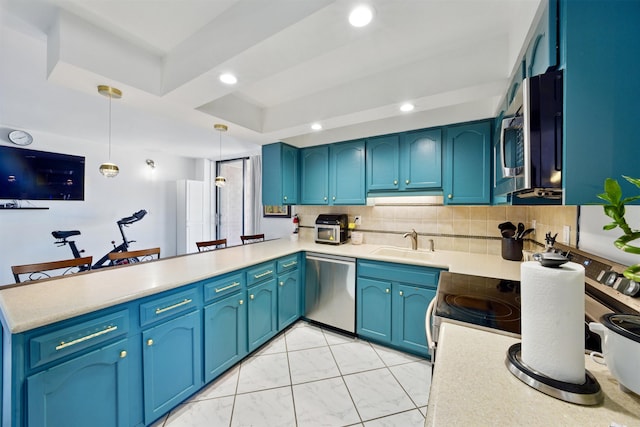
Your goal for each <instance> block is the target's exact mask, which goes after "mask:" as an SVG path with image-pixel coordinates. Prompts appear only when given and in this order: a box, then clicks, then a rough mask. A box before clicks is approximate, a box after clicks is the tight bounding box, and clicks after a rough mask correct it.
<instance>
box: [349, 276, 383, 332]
mask: <svg viewBox="0 0 640 427" xmlns="http://www.w3.org/2000/svg"><path fill="white" fill-rule="evenodd" d="M357 293H358V299H357V301H356V317H357V322H356V331H357V333H358V335H361V336H363V337H366V338H371V339H374V340H377V341H381V342H385V343H391V283H390V282H386V281H381V280H374V279H367V278H358V283H357Z"/></svg>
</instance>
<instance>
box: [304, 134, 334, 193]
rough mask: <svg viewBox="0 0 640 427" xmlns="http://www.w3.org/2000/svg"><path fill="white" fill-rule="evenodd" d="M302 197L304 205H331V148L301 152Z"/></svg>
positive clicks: (318, 148) (310, 149) (305, 149)
mask: <svg viewBox="0 0 640 427" xmlns="http://www.w3.org/2000/svg"><path fill="white" fill-rule="evenodd" d="M300 163H301V179H300V184H301V185H300V187H301V195H300V202H301V203H302V204H303V205H328V204H329V146H328V145H321V146H319V147H310V148H303V149H301V150H300Z"/></svg>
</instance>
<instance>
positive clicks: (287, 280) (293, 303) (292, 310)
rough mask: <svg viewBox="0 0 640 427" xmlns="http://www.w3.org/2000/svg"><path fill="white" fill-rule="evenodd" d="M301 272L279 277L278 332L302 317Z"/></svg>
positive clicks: (294, 271)
mask: <svg viewBox="0 0 640 427" xmlns="http://www.w3.org/2000/svg"><path fill="white" fill-rule="evenodd" d="M300 286H301V283H300V270H293V271H290V272H288V273H285V274H282V275H280V276H279V277H278V330H279V331H281V330H282V329H284V328H286V327H287V326H289V325H290V324H292V323H293V322H295V321H296V320H298V318H299V317H300V315H301V310H300Z"/></svg>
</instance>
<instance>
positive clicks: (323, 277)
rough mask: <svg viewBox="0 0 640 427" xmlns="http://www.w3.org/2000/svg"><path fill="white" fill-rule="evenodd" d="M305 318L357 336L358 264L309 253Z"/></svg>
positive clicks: (345, 258) (354, 261)
mask: <svg viewBox="0 0 640 427" xmlns="http://www.w3.org/2000/svg"><path fill="white" fill-rule="evenodd" d="M306 261H307V263H306V269H307V277H306V282H305V292H306V293H305V313H306V314H305V317H306V318H307V319H309V320H313V321H316V322H319V323H322V324H325V325H328V326H332V327H334V328H337V329H341V330H343V331H346V332H349V333H352V334H355V332H356V327H355V325H356V260H355V259H354V258H347V257H341V256H334V255H325V254H318V253H313V252H307V254H306Z"/></svg>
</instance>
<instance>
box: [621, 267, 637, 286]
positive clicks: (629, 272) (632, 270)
mask: <svg viewBox="0 0 640 427" xmlns="http://www.w3.org/2000/svg"><path fill="white" fill-rule="evenodd" d="M622 274H623V275H624V277H626V278H627V279H629V280H633V281H634V282H639V283H640V264H636V265H632V266H631V267H629V268H627V269H626V270H625V271H623V272H622Z"/></svg>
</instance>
